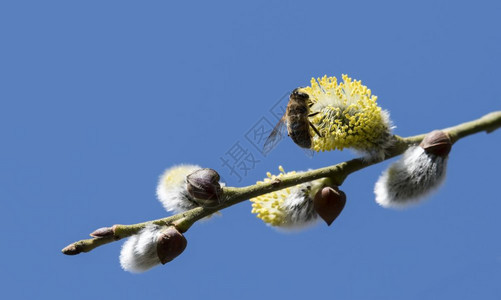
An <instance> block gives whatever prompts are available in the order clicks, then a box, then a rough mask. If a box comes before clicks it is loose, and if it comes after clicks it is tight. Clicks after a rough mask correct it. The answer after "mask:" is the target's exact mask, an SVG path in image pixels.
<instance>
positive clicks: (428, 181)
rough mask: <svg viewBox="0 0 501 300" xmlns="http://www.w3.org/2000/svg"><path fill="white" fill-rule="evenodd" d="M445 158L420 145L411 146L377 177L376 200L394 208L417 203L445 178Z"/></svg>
mask: <svg viewBox="0 0 501 300" xmlns="http://www.w3.org/2000/svg"><path fill="white" fill-rule="evenodd" d="M447 158H448V157H447V156H445V157H442V156H437V155H434V154H429V153H426V152H425V150H424V149H423V148H421V147H420V146H413V147H410V148H409V149H407V151H405V153H404V154H403V157H402V158H401V159H400V160H398V161H397V162H395V163H393V164H392V165H391V166H390V167H389V168H388V169H387V170H385V171H384V172H383V174H382V175H381V177H379V179H378V181H377V182H376V185H375V187H374V193H375V194H376V202H377V203H378V204H380V205H381V206H383V207H393V208H403V207H406V206H409V205H411V204H415V203H417V202H418V201H419V200H420V199H422V198H423V197H424V196H426V195H428V194H429V193H430V192H432V191H433V190H435V189H436V188H437V187H439V186H440V184H441V183H442V182H443V181H444V179H445V173H446V167H447Z"/></svg>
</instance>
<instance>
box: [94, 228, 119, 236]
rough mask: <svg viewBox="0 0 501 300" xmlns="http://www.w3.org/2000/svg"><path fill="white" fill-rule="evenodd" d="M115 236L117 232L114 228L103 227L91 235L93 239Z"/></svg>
mask: <svg viewBox="0 0 501 300" xmlns="http://www.w3.org/2000/svg"><path fill="white" fill-rule="evenodd" d="M114 234H115V231H114V230H113V227H101V228H98V229H96V230H94V231H93V232H92V233H91V234H89V235H90V236H91V237H95V238H103V237H108V236H112V235H114Z"/></svg>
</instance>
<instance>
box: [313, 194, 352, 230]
mask: <svg viewBox="0 0 501 300" xmlns="http://www.w3.org/2000/svg"><path fill="white" fill-rule="evenodd" d="M345 204H346V194H345V193H344V192H343V191H341V190H339V188H338V187H328V186H327V187H324V188H322V189H321V190H320V191H318V192H317V194H316V195H315V199H314V200H313V207H314V209H315V211H316V212H317V214H318V215H319V216H320V217H321V218H322V219H323V220H324V221H325V223H327V226H330V225H331V224H332V222H334V220H335V219H336V218H337V217H338V216H339V214H340V213H341V211H342V210H343V208H344V205H345Z"/></svg>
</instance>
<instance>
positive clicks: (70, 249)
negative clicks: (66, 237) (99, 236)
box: [61, 244, 82, 255]
mask: <svg viewBox="0 0 501 300" xmlns="http://www.w3.org/2000/svg"><path fill="white" fill-rule="evenodd" d="M61 252H63V254H66V255H77V254H79V253H80V252H82V250H81V249H80V247H77V246H76V245H75V244H71V245H68V246H66V247H64V248H63V250H61Z"/></svg>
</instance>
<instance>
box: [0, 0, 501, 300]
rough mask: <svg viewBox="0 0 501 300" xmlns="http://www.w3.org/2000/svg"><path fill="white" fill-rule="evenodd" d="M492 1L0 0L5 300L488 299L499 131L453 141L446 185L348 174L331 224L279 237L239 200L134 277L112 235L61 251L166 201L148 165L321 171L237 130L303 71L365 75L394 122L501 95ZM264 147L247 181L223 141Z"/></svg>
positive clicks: (465, 114) (496, 265) (473, 112)
mask: <svg viewBox="0 0 501 300" xmlns="http://www.w3.org/2000/svg"><path fill="white" fill-rule="evenodd" d="M500 14H501V4H500V3H499V2H497V1H476V2H475V3H473V2H471V1H449V2H447V1H419V2H417V1H414V2H410V1H394V2H387V1H325V2H314V1H308V2H295V1H291V2H282V1H252V2H247V3H237V2H235V1H228V2H219V1H216V2H213V1H210V2H209V1H206V2H202V1H200V2H180V1H178V2H176V3H167V2H166V1H148V2H145V1H143V2H137V1H99V2H97V1H96V2H89V1H87V2H75V1H9V2H2V3H1V4H0V38H1V41H2V43H1V44H2V46H1V49H0V52H1V53H2V54H1V56H0V80H1V81H0V82H1V88H0V99H1V102H0V137H1V139H2V146H1V147H0V165H1V166H0V182H1V183H0V199H1V209H0V232H1V233H2V236H3V238H2V241H1V245H2V247H1V248H2V249H1V252H0V253H1V254H2V259H1V264H0V270H1V271H0V282H1V283H2V284H1V286H2V294H3V297H5V299H32V298H35V297H36V298H42V299H43V298H48V297H50V298H51V299H68V298H70V297H71V298H72V299H88V298H89V297H93V296H95V295H99V298H103V299H137V298H138V297H146V298H157V297H163V298H165V299H200V298H202V297H204V298H210V299H212V298H215V299H234V298H235V297H239V299H256V298H257V299H268V298H271V297H280V298H291V299H301V298H305V297H313V298H320V297H328V298H330V299H472V298H478V299H500V298H501V284H500V281H501V241H500V239H499V228H500V227H501V219H500V218H499V214H500V211H501V202H500V201H499V200H500V199H499V188H498V187H499V170H500V169H501V158H500V157H499V148H500V146H501V140H500V137H501V131H499V132H494V133H492V134H490V135H486V134H483V133H482V134H478V135H475V136H472V137H469V138H467V139H464V140H461V141H460V142H458V143H457V144H456V145H455V146H454V147H453V149H452V152H451V156H450V160H449V167H448V177H447V179H446V182H445V184H444V186H443V187H442V188H441V189H440V190H439V191H438V192H437V193H435V194H434V195H433V196H432V197H430V199H429V200H428V201H427V202H425V203H423V204H422V205H420V206H417V207H414V208H412V209H409V210H405V211H394V210H388V209H383V208H381V207H379V206H378V205H377V204H376V203H375V201H374V195H373V192H372V190H373V186H374V182H375V181H376V179H377V178H378V176H379V175H380V173H381V172H382V171H383V170H384V168H385V167H386V166H387V165H388V162H385V163H382V164H380V165H377V166H373V167H371V168H368V169H364V170H362V171H361V172H358V173H356V174H353V175H352V176H350V177H349V178H348V179H347V180H346V182H345V183H344V185H343V186H342V189H343V190H344V191H345V192H346V194H347V197H348V201H347V204H346V207H345V209H344V211H343V213H342V214H341V216H340V217H339V218H338V219H337V220H336V221H335V222H334V224H333V225H332V226H331V227H327V226H325V225H324V224H318V225H317V226H316V227H314V228H311V229H309V230H306V231H303V232H300V233H295V234H283V233H278V232H277V231H275V230H273V229H271V228H269V227H267V226H265V225H264V224H263V223H262V222H261V221H260V220H259V219H257V218H255V216H253V215H251V214H250V209H251V207H250V204H249V203H242V204H240V205H237V206H234V207H231V208H229V209H226V210H224V211H223V216H222V217H218V218H215V219H213V220H211V221H209V222H205V223H203V224H196V225H195V226H194V227H192V228H191V229H190V231H189V232H188V233H186V237H187V239H188V247H187V249H186V251H185V252H184V253H183V254H182V255H181V256H180V257H178V258H177V259H176V260H175V261H173V262H171V263H169V264H167V265H165V266H162V267H157V268H155V269H152V270H151V271H149V272H146V273H144V274H141V275H133V274H129V273H127V272H124V271H122V270H121V269H120V265H119V263H118V254H119V251H120V246H121V244H122V242H117V243H113V244H110V245H107V246H104V247H101V248H99V249H96V250H95V251H92V252H90V253H87V254H81V255H78V256H74V257H69V256H64V255H62V254H61V252H60V250H61V248H63V247H64V246H66V245H67V244H69V243H71V242H73V241H76V240H79V239H82V238H85V237H86V236H87V235H88V233H90V232H92V231H93V230H94V229H96V228H98V227H102V226H108V225H112V224H117V223H118V224H131V223H137V222H142V221H146V220H150V219H156V218H161V217H164V216H166V212H165V211H164V210H163V209H162V206H161V204H160V203H159V202H158V201H157V200H156V198H155V188H156V184H157V180H158V176H159V175H160V174H161V173H162V171H163V170H164V169H166V168H168V167H170V166H173V165H176V164H179V163H195V164H199V165H201V166H204V167H211V168H214V169H217V170H218V171H220V173H221V175H222V177H223V178H224V179H225V180H226V181H227V182H228V184H229V185H232V186H244V185H249V184H253V183H254V182H255V181H256V180H260V179H261V178H263V177H264V176H265V173H266V172H267V171H271V172H277V166H278V165H283V166H284V167H285V169H286V170H305V169H308V168H318V167H322V166H326V165H329V164H334V163H337V162H341V161H344V160H346V159H349V158H352V157H354V154H353V153H352V152H350V151H343V152H328V153H321V154H319V155H316V156H315V157H314V158H313V159H309V158H308V157H306V156H305V155H304V154H303V152H302V151H301V150H300V149H298V148H297V147H296V146H295V145H294V144H293V143H292V142H291V141H290V140H287V141H284V142H283V143H281V144H280V145H279V146H278V147H277V149H276V150H275V151H273V152H272V153H271V154H270V155H269V156H267V157H263V156H260V153H259V152H258V151H257V150H256V149H255V148H254V147H253V145H252V144H251V143H250V142H249V140H247V136H246V133H247V132H249V130H251V129H252V128H254V126H255V125H256V124H257V123H258V122H260V121H261V120H268V121H270V122H272V123H274V122H275V121H274V119H273V117H274V116H273V114H272V113H271V110H272V109H273V107H274V105H275V104H276V103H277V101H279V100H280V99H281V97H282V96H283V95H284V94H286V93H287V92H289V91H290V90H292V89H294V88H296V87H298V86H304V85H307V84H308V83H309V80H310V78H311V77H317V76H323V75H325V74H327V75H331V76H337V77H340V76H341V74H348V75H349V76H351V77H353V78H356V79H360V80H362V81H363V83H364V84H365V85H367V86H368V87H369V88H371V89H372V92H373V93H374V94H375V95H377V96H378V102H379V104H380V106H382V107H383V108H385V109H388V110H389V111H390V112H391V115H392V119H393V121H394V123H395V125H396V126H397V128H396V129H395V133H396V134H399V135H402V136H406V135H414V134H418V133H423V132H427V131H431V130H433V129H436V128H444V127H448V126H451V125H455V124H457V123H460V122H464V121H469V120H472V119H475V118H478V117H480V116H482V115H483V114H486V113H488V112H490V111H494V110H499V109H500V106H501V105H500V104H501V98H500V95H499V80H500V78H501V70H500V68H499V67H500V65H501V56H500V55H499V54H500V53H501V31H500V30H499V28H501V20H500V19H499V15H500ZM237 143H238V145H240V146H242V147H244V148H245V149H246V150H247V151H248V153H252V154H253V155H255V158H256V159H257V160H259V162H257V163H256V164H255V165H254V166H253V168H252V169H251V170H250V171H248V174H246V175H245V174H244V175H243V176H242V179H241V180H240V178H238V177H236V176H235V175H232V174H231V173H230V172H229V170H228V169H227V168H225V167H224V166H223V165H222V163H221V157H224V156H225V155H226V154H227V152H228V151H229V150H230V149H231V148H232V147H233V146H235V145H236V144H237Z"/></svg>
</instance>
